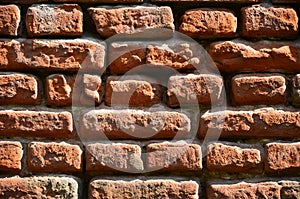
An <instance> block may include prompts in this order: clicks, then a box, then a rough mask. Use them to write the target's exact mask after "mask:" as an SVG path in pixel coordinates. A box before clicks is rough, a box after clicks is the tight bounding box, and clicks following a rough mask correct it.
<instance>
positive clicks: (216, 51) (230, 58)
mask: <svg viewBox="0 0 300 199" xmlns="http://www.w3.org/2000/svg"><path fill="white" fill-rule="evenodd" d="M207 50H208V52H209V54H210V56H211V57H212V59H213V60H214V61H215V62H216V65H217V67H218V68H219V70H220V71H221V72H270V71H271V72H274V71H280V72H288V73H291V72H297V71H300V68H299V64H300V47H299V42H298V41H293V42H289V41H285V42H277V41H259V42H254V43H252V42H248V41H244V40H232V41H221V42H214V43H212V44H211V45H210V46H209V47H208V49H207Z"/></svg>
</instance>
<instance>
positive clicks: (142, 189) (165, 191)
mask: <svg viewBox="0 0 300 199" xmlns="http://www.w3.org/2000/svg"><path fill="white" fill-rule="evenodd" d="M198 187H199V185H198V184H197V183H196V182H195V181H181V182H176V181H174V180H147V181H141V180H134V181H121V180H120V181H113V180H101V179H99V180H97V179H96V180H93V181H92V182H91V183H90V186H89V198H90V199H94V198H95V199H96V198H103V197H108V198H126V197H133V196H134V197H136V198H149V199H156V198H163V197H167V198H170V199H175V198H186V199H197V198H198Z"/></svg>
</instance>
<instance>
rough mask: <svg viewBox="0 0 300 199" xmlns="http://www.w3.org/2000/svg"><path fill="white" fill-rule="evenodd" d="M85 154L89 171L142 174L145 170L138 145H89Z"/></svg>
mask: <svg viewBox="0 0 300 199" xmlns="http://www.w3.org/2000/svg"><path fill="white" fill-rule="evenodd" d="M85 153H86V155H85V157H86V170H87V171H95V172H97V171H98V172H106V171H116V170H117V171H123V172H128V173H140V172H142V171H143V169H144V166H143V161H142V157H141V153H142V151H141V148H140V146H138V145H134V144H122V143H113V144H102V143H94V144H88V145H87V147H86V151H85Z"/></svg>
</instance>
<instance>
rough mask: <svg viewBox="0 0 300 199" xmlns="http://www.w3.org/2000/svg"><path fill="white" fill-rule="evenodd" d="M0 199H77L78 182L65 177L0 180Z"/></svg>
mask: <svg viewBox="0 0 300 199" xmlns="http://www.w3.org/2000/svg"><path fill="white" fill-rule="evenodd" d="M0 195H1V197H2V198H5V199H8V198H40V197H41V196H42V197H44V198H70V199H77V198H78V197H79V195H78V182H77V181H76V180H75V179H73V178H72V177H67V176H57V177H56V176H38V177H26V178H21V177H10V178H0Z"/></svg>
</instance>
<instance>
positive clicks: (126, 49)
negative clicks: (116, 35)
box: [108, 41, 147, 74]
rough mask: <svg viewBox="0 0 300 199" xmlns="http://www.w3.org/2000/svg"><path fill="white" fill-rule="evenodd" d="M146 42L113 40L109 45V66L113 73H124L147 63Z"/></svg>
mask: <svg viewBox="0 0 300 199" xmlns="http://www.w3.org/2000/svg"><path fill="white" fill-rule="evenodd" d="M146 48H147V44H146V43H145V42H141V41H140V42H138V41H130V42H113V43H112V44H111V45H110V46H109V53H108V57H109V68H110V72H111V73H113V74H123V73H126V72H128V71H130V70H131V69H133V68H136V67H138V66H142V65H143V64H145V63H146Z"/></svg>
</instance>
